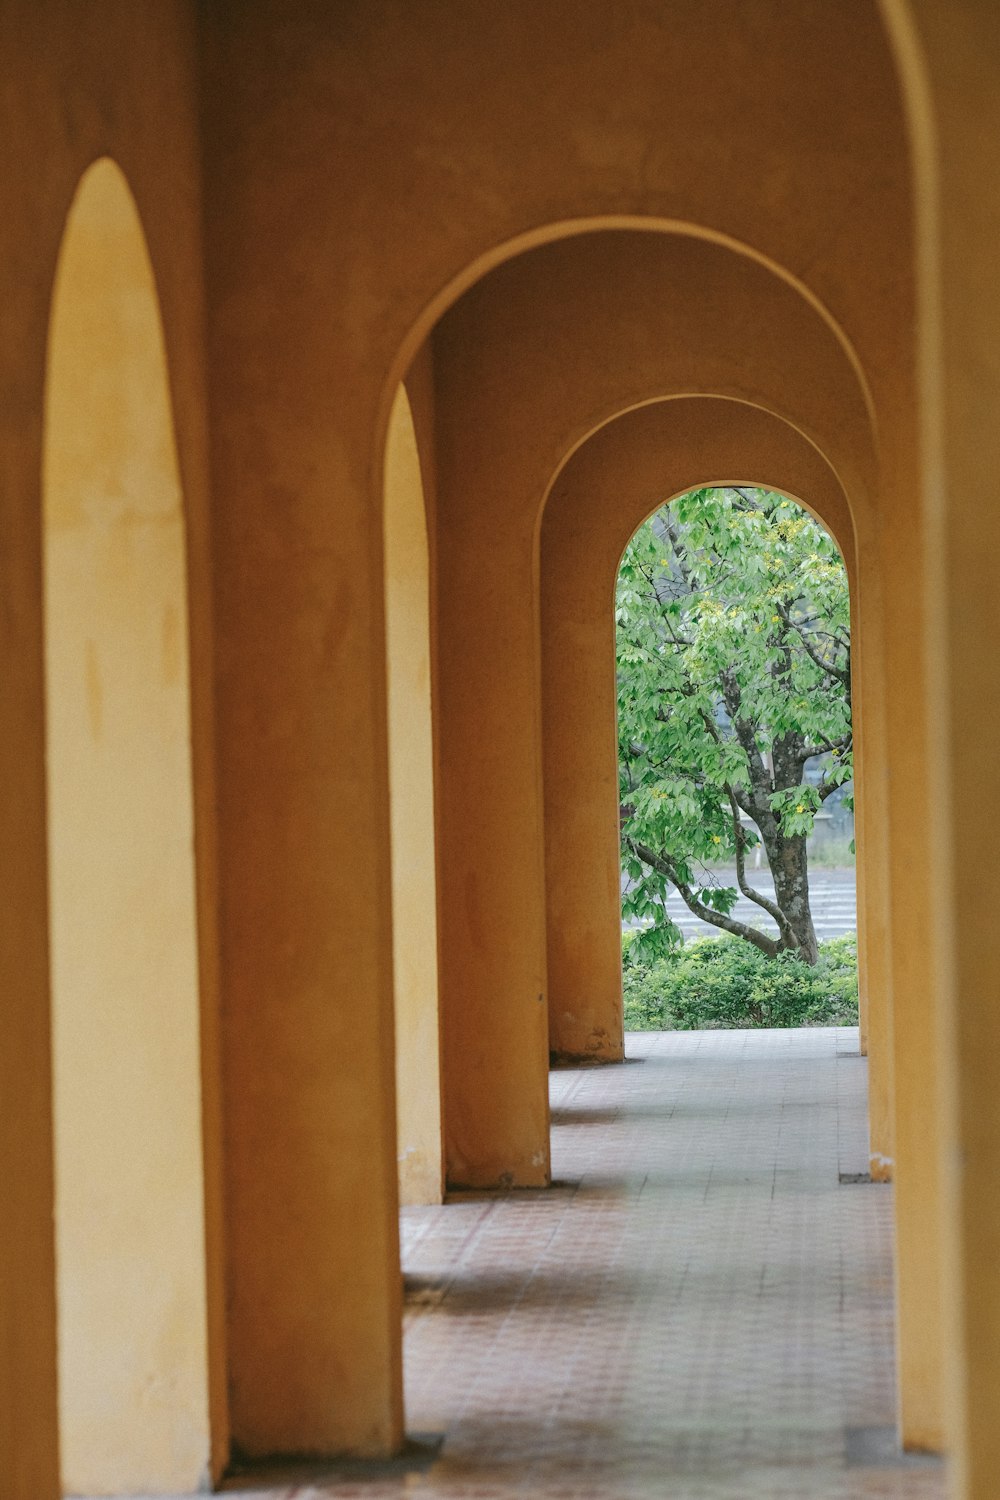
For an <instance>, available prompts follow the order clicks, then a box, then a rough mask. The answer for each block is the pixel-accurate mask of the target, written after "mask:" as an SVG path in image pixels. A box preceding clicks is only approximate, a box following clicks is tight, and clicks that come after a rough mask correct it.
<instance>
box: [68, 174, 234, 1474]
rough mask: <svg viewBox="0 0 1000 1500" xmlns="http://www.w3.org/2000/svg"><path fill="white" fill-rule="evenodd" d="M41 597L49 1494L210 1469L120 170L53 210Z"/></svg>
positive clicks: (168, 654)
mask: <svg viewBox="0 0 1000 1500" xmlns="http://www.w3.org/2000/svg"><path fill="white" fill-rule="evenodd" d="M43 485H44V594H45V612H44V613H45V667H46V715H47V771H48V808H49V815H48V820H49V889H50V909H51V946H52V994H53V1060H54V1099H55V1107H54V1112H55V1156H56V1258H57V1292H58V1306H59V1374H60V1421H61V1443H62V1463H63V1485H64V1488H65V1489H67V1490H70V1491H73V1492H77V1493H90V1492H94V1491H100V1492H102V1493H116V1492H117V1493H127V1492H133V1491H140V1490H141V1491H164V1490H185V1491H193V1490H195V1489H197V1488H198V1487H199V1486H200V1485H202V1484H203V1483H204V1482H205V1479H206V1477H207V1476H208V1475H209V1473H210V1470H211V1460H210V1452H211V1430H210V1429H211V1421H210V1415H209V1397H208V1333H207V1307H206V1296H207V1294H206V1274H205V1227H204V1225H205V1217H204V1196H203V1194H204V1178H203V1164H202V1134H201V1101H200V1054H199V990H198V958H197V931H196V917H195V872H194V859H193V848H192V842H193V814H192V787H191V760H190V751H191V747H190V717H189V680H188V635H187V596H186V572H185V569H186V563H185V527H184V512H183V499H182V494H181V485H180V478H179V473H178V467H177V456H176V451H175V445H174V434H173V422H172V416H171V407H170V395H169V386H168V377H167V369H166V356H165V350H164V344H163V335H162V330H161V326H160V317H159V308H158V302H157V295H156V289H155V285H154V281H153V273H152V268H151V265H150V261H149V256H148V253H147V250H146V245H145V240H144V237H143V232H142V227H141V224H140V221H139V216H138V212H137V210H136V206H135V203H134V201H133V199H132V196H131V193H130V191H129V188H128V185H127V183H126V180H125V178H124V176H123V174H122V172H121V171H120V169H119V168H118V167H117V166H116V165H115V164H114V163H113V162H112V161H111V160H109V159H107V158H103V159H101V160H99V161H97V162H96V163H95V164H94V165H93V166H92V167H91V168H90V169H89V170H88V171H87V173H86V174H85V176H84V177H83V179H82V181H81V183H80V185H79V188H78V191H77V194H76V197H75V199H74V201H73V205H72V208H71V210H70V214H69V218H68V221H67V225H66V230H65V235H64V239H63V244H62V249H61V253H60V258H59V264H58V270H57V275H56V282H55V290H54V296H53V306H52V315H51V323H50V332H49V348H48V378H47V386H46V406H45V449H44V478H43Z"/></svg>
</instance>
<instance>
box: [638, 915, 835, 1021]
mask: <svg viewBox="0 0 1000 1500" xmlns="http://www.w3.org/2000/svg"><path fill="white" fill-rule="evenodd" d="M626 939H627V940H630V941H627V942H626V954H625V965H624V980H625V1027H626V1030H629V1031H695V1030H722V1029H730V1028H743V1027H764V1026H856V1025H857V1021H858V972H857V942H856V939H855V938H854V937H842V938H830V939H829V940H828V941H827V942H824V943H821V944H820V951H819V961H818V962H817V963H816V964H815V965H811V964H807V963H804V962H803V961H802V960H801V959H800V958H797V957H796V956H795V954H793V953H790V952H785V953H780V954H779V955H778V956H777V957H776V958H768V957H767V956H766V955H765V954H763V953H761V952H760V950H759V949H757V948H754V947H752V946H751V945H750V944H749V943H745V942H743V941H742V940H741V939H740V938H738V937H733V936H724V937H717V938H716V937H708V938H697V939H695V940H694V941H693V942H688V943H685V944H684V945H683V946H682V947H680V948H675V949H673V950H672V951H670V952H668V953H667V954H666V955H664V956H661V957H657V958H653V959H651V960H650V959H645V958H643V956H642V950H641V948H640V947H638V946H637V944H636V943H635V941H634V935H633V934H632V933H628V934H626Z"/></svg>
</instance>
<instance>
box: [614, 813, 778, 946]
mask: <svg viewBox="0 0 1000 1500" xmlns="http://www.w3.org/2000/svg"><path fill="white" fill-rule="evenodd" d="M625 842H626V843H627V845H628V847H629V848H630V849H631V851H632V853H633V854H634V855H635V857H636V859H639V860H641V861H642V863H643V864H644V865H648V866H649V868H650V869H651V870H656V871H658V873H659V874H661V875H665V876H666V877H667V879H668V880H669V881H670V883H671V885H672V886H674V888H675V889H676V890H677V892H678V894H679V896H680V898H681V900H682V901H683V902H684V905H685V906H686V907H687V908H688V910H689V911H691V912H693V913H694V915H695V916H696V917H700V918H701V920H702V921H703V922H708V923H709V924H710V925H711V926H712V927H719V928H721V929H722V931H723V932H730V933H732V934H733V936H734V937H740V938H744V939H745V940H746V941H747V942H748V943H752V944H753V946H754V947H755V948H759V949H760V951H761V953H763V954H764V955H765V956H766V957H767V958H776V957H777V956H778V954H779V953H780V952H781V943H780V942H779V941H778V940H777V939H776V938H771V937H768V935H767V933H766V932H758V930H757V928H756V927H750V926H749V925H748V924H747V923H746V922H737V921H736V919H735V918H734V917H728V916H726V914H725V912H721V911H716V910H715V908H714V907H711V906H705V905H704V903H703V902H701V901H699V900H698V898H697V897H696V896H695V895H694V894H693V892H692V890H691V887H690V886H689V885H688V884H687V882H686V881H683V880H681V878H680V876H679V875H678V874H677V870H676V867H675V866H674V864H673V861H672V860H670V859H666V858H663V857H662V856H661V855H658V854H655V853H654V852H653V850H652V849H650V848H649V846H648V845H647V844H640V843H639V841H638V839H632V838H626V840H625Z"/></svg>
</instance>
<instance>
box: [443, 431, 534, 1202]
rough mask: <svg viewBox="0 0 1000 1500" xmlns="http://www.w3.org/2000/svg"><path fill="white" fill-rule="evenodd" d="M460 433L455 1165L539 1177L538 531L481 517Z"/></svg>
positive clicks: (448, 613)
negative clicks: (472, 499) (473, 507)
mask: <svg viewBox="0 0 1000 1500" xmlns="http://www.w3.org/2000/svg"><path fill="white" fill-rule="evenodd" d="M444 409H445V411H447V406H445V408H444ZM449 438H450V439H451V440H452V441H449ZM458 442H459V437H458V435H457V434H455V433H454V432H449V431H448V429H447V427H445V431H444V436H443V438H442V441H441V443H440V446H439V450H438V457H439V469H438V476H439V485H440V489H439V493H438V520H439V529H438V594H437V613H438V637H439V648H438V649H439V683H440V700H439V704H440V707H439V714H440V719H439V735H440V745H441V778H440V825H439V826H440V839H441V842H440V851H441V857H440V883H441V912H442V935H443V939H444V941H443V945H442V950H441V1007H442V1026H443V1039H442V1043H443V1045H442V1055H443V1062H444V1111H445V1151H446V1162H447V1177H448V1182H449V1184H450V1185H452V1186H455V1187H515V1186H516V1187H542V1186H544V1185H545V1184H546V1183H547V1182H548V1180H549V1112H548V1010H547V1004H546V972H545V883H544V871H543V847H542V839H543V831H542V784H541V782H542V776H541V757H540V748H541V740H540V732H539V730H540V725H539V717H540V716H539V701H538V698H539V689H538V635H537V624H536V616H535V586H534V575H535V558H534V555H533V554H534V545H533V543H534V537H533V529H532V527H531V524H530V520H529V521H526V520H525V518H524V517H523V516H519V515H518V514H517V512H516V511H514V512H513V514H512V513H511V512H510V511H508V512H507V513H506V514H505V513H503V512H502V511H497V512H494V513H491V514H489V515H488V516H480V517H472V518H470V517H469V515H468V509H467V495H468V493H469V490H470V489H474V488H475V483H476V482H475V471H474V469H463V467H462V465H461V463H460V460H459V457H458V455H456V454H455V451H454V447H453V443H454V446H458Z"/></svg>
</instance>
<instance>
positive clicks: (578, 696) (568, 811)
mask: <svg viewBox="0 0 1000 1500" xmlns="http://www.w3.org/2000/svg"><path fill="white" fill-rule="evenodd" d="M595 441H597V439H593V438H592V439H591V442H595ZM588 498H590V497H589V496H587V495H586V494H581V493H580V491H579V490H577V489H576V488H575V487H574V486H573V485H572V483H570V485H569V486H568V487H566V486H565V485H563V486H559V487H558V488H557V490H556V492H555V493H554V494H553V495H551V496H550V497H549V502H548V504H547V506H546V508H545V514H544V516H543V521H542V532H541V559H540V588H541V632H542V725H543V735H544V768H545V892H546V929H547V940H548V975H549V1050H550V1053H551V1056H552V1060H553V1061H554V1062H567V1063H574V1062H620V1061H621V1060H622V1058H623V1057H624V1056H625V1039H624V1034H623V1029H622V1028H623V1021H622V939H621V884H620V882H621V862H620V858H619V848H618V843H619V841H618V739H617V734H616V716H617V704H616V701H615V616H614V571H615V569H616V567H617V561H616V559H615V556H614V541H612V547H611V548H610V549H609V548H608V546H607V545H606V543H605V539H604V537H602V536H601V535H600V533H599V529H598V528H595V525H594V517H593V515H592V514H591V508H588V506H587V504H586V501H587V499H588ZM595 532H596V534H595ZM602 543H604V544H603V545H602Z"/></svg>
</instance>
